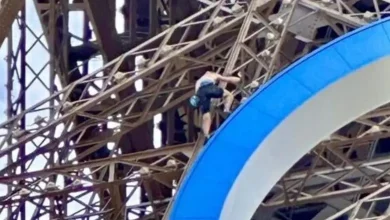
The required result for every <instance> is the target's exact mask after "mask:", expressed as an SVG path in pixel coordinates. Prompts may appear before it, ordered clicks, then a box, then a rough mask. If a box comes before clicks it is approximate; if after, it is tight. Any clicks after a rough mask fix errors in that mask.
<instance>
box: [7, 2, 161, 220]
mask: <svg viewBox="0 0 390 220" xmlns="http://www.w3.org/2000/svg"><path fill="white" fill-rule="evenodd" d="M116 1H117V16H116V28H117V31H118V32H119V33H122V32H123V31H124V19H123V16H122V15H121V13H119V11H120V10H119V9H120V7H121V6H122V5H123V4H124V0H116ZM83 19H84V15H83V12H70V16H69V31H70V33H72V34H74V35H76V36H78V37H80V38H82V34H83ZM26 22H27V26H28V27H29V28H31V30H33V32H34V34H35V35H37V36H40V35H41V34H42V33H43V31H42V26H41V24H40V21H39V18H38V15H37V11H36V9H35V6H34V1H26ZM18 29H19V28H18V25H17V24H16V23H14V25H13V39H14V40H13V48H14V49H15V50H16V47H17V44H18V41H19V36H20V34H19V30H18ZM93 38H94V36H93ZM35 41H36V37H34V35H33V34H31V32H30V31H28V30H27V31H26V44H27V49H28V48H30V47H31V45H33V44H34V42H35ZM42 41H43V44H44V46H45V47H47V43H46V41H45V38H44V37H42ZM71 44H72V46H77V45H80V44H82V42H81V41H78V40H76V39H72V41H71ZM7 45H8V43H7V41H5V42H4V43H3V45H2V47H1V48H0V71H1V73H2V74H0V121H1V122H4V121H6V120H7V115H6V108H7V90H6V87H5V84H6V83H7V60H6V56H7V50H8V46H7ZM44 46H42V45H41V44H40V43H37V44H35V45H34V47H33V48H32V49H31V51H30V52H29V53H28V54H27V57H26V63H27V65H29V68H30V67H31V68H32V69H33V70H34V72H40V71H42V73H41V74H40V79H42V81H43V82H44V83H41V82H40V81H39V80H37V79H35V80H33V78H34V74H33V72H32V71H31V70H30V69H29V68H26V81H27V82H26V84H27V85H28V84H30V83H31V85H30V88H29V89H28V90H27V91H26V105H27V108H28V107H29V106H32V105H34V104H36V103H37V102H39V101H41V100H43V99H45V98H47V97H48V96H49V91H48V90H47V89H46V88H45V87H47V88H48V86H49V73H50V72H49V71H50V70H49V66H46V67H45V64H46V62H47V61H49V54H48V52H47V51H46V49H45V48H44ZM80 64H81V63H80ZM18 65H19V64H18ZM102 65H103V62H102V58H101V56H97V57H95V58H92V60H91V61H90V62H89V71H94V70H96V69H98V68H100V67H102ZM16 79H17V78H16V77H15V80H14V90H13V99H15V98H16V97H17V96H18V95H19V85H18V82H17V81H16ZM56 84H57V86H59V85H60V84H59V83H58V81H57V83H56ZM59 89H60V88H59ZM136 89H137V90H138V91H139V90H141V89H142V81H138V82H136ZM37 115H39V116H41V117H48V115H49V111H48V110H46V111H45V112H39V113H37V114H35V115H31V116H28V117H27V118H26V121H27V125H31V124H33V123H34V118H35V117H36V116H37ZM159 121H161V115H158V116H156V117H155V120H154V122H155V124H157V123H158V122H159ZM4 133H6V131H1V130H0V138H1V135H2V134H4ZM154 134H155V135H154V144H155V147H160V146H161V132H160V130H159V129H157V127H156V126H155V128H154ZM33 150H35V147H34V146H31V145H28V146H26V151H27V152H26V153H29V152H31V151H33ZM74 156H75V153H74V152H73V155H71V156H70V157H74ZM15 159H16V155H14V160H15ZM41 159H42V160H41ZM42 161H45V162H46V159H45V158H42V156H41V158H40V159H39V160H35V161H33V163H32V165H31V166H30V168H29V170H30V171H33V170H40V169H43V168H44V166H45V164H44V163H45V162H42ZM6 163H7V161H0V169H2V168H4V167H5V165H6ZM62 182H63V179H62V178H59V180H58V181H57V183H56V184H57V185H58V186H59V187H60V188H61V187H63V183H62ZM42 187H43V188H45V186H44V185H42ZM137 191H138V192H137V193H136V195H135V196H134V198H135V199H131V200H130V201H129V202H128V203H127V205H135V204H138V202H139V201H138V199H137V198H139V190H137ZM6 194H7V187H6V186H5V185H1V184H0V196H4V195H6ZM77 194H79V193H74V194H73V195H77ZM137 194H138V195H137ZM31 195H32V194H31ZM90 196H91V194H89V195H87V196H84V197H83V199H82V200H83V201H85V202H89V199H90ZM47 202H48V201H47ZM34 207H35V206H33V205H32V204H29V203H27V218H28V219H29V218H30V216H31V215H32V213H33V211H34ZM80 208H82V207H81V206H80V205H79V204H78V203H77V202H71V203H70V204H69V206H68V209H69V211H70V213H72V212H74V211H76V210H78V209H80ZM4 214H5V213H2V214H1V215H0V219H5V216H4ZM80 214H81V213H80Z"/></svg>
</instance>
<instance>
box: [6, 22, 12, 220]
mask: <svg viewBox="0 0 390 220" xmlns="http://www.w3.org/2000/svg"><path fill="white" fill-rule="evenodd" d="M12 40H13V35H12V28H11V29H10V32H9V34H8V39H7V41H8V45H7V46H8V54H7V86H6V88H7V110H6V111H7V118H8V119H10V118H12V117H13V115H14V113H13V106H12V88H13V78H14V71H13V70H12V69H13V68H12V63H13V62H12V61H13V48H12V47H13V43H12ZM12 129H13V127H8V134H7V135H12V134H11V133H12ZM7 144H8V145H11V144H12V138H8V140H7ZM11 163H13V160H12V153H9V154H8V155H7V165H9V164H11ZM11 192H12V186H10V185H8V186H7V195H9V194H10V193H11ZM11 216H12V206H8V207H7V219H11Z"/></svg>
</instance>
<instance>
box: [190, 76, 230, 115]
mask: <svg viewBox="0 0 390 220" xmlns="http://www.w3.org/2000/svg"><path fill="white" fill-rule="evenodd" d="M196 95H197V96H198V97H199V99H200V100H199V107H200V111H201V112H202V114H206V113H208V112H210V105H211V99H219V98H222V97H223V89H222V88H220V87H218V86H217V85H215V84H213V83H210V84H208V85H204V86H201V87H200V88H199V89H198V92H197V93H196Z"/></svg>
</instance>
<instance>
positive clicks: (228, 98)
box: [223, 89, 234, 112]
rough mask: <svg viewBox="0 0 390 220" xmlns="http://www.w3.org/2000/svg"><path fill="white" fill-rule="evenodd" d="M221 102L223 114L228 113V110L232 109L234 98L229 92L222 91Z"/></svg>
mask: <svg viewBox="0 0 390 220" xmlns="http://www.w3.org/2000/svg"><path fill="white" fill-rule="evenodd" d="M223 100H224V103H223V104H224V109H223V111H224V112H230V108H231V107H232V103H233V101H234V96H233V94H232V93H231V92H229V91H227V90H226V89H224V90H223Z"/></svg>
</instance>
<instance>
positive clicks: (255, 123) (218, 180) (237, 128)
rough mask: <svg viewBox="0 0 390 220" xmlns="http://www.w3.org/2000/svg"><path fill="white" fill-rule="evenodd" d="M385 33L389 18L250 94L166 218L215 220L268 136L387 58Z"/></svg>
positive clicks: (388, 29) (303, 61) (185, 183)
mask: <svg viewBox="0 0 390 220" xmlns="http://www.w3.org/2000/svg"><path fill="white" fill-rule="evenodd" d="M389 33H390V22H389V19H384V20H381V21H378V22H376V23H373V24H371V25H368V26H365V27H363V28H360V29H357V30H355V31H353V32H351V33H349V34H347V35H344V36H343V37H341V38H339V39H337V40H335V41H332V42H330V43H329V44H327V45H326V46H323V47H321V48H320V49H319V50H316V51H314V52H312V53H311V54H309V55H307V56H306V57H304V58H302V59H301V60H299V61H298V62H296V63H294V64H293V65H291V66H290V67H288V68H287V69H285V70H284V71H283V72H282V73H281V74H279V76H278V77H275V78H274V79H273V80H271V81H270V82H268V83H267V84H266V85H264V87H263V88H262V89H260V90H258V91H257V92H256V93H255V94H254V95H252V96H251V97H250V99H248V100H247V101H246V102H245V103H244V104H243V105H242V106H241V107H240V108H239V109H237V110H236V111H235V112H234V113H233V115H231V117H230V118H229V119H228V120H227V121H226V122H225V123H224V124H223V125H222V126H221V127H220V128H219V129H218V132H217V133H216V134H215V135H214V137H213V138H212V139H211V140H210V141H209V143H208V144H207V146H206V147H205V148H204V149H203V151H202V152H201V153H200V155H199V156H198V158H197V160H196V161H195V162H194V164H193V165H192V167H191V168H190V170H189V172H188V173H187V175H186V177H185V179H184V181H183V184H182V185H181V187H180V189H179V191H178V195H177V197H176V199H175V201H174V203H173V207H172V211H171V214H170V218H169V219H170V220H184V219H198V220H199V219H204V220H206V219H210V220H211V219H219V217H220V214H221V211H222V208H223V205H224V202H225V199H226V197H227V195H228V193H229V191H230V189H231V187H232V185H233V183H234V181H235V180H236V177H237V176H238V174H239V173H240V171H241V170H242V169H243V166H244V165H245V163H246V161H247V160H248V158H249V157H250V156H251V155H252V153H253V152H254V151H255V150H256V148H257V147H259V146H260V147H261V145H260V144H261V142H262V141H263V140H264V139H265V138H266V137H267V135H269V134H270V132H271V131H272V130H273V129H274V128H275V127H276V126H277V125H278V124H279V123H281V122H282V121H283V120H284V119H285V118H286V117H287V116H288V115H289V114H291V113H292V112H293V111H295V110H296V109H297V108H298V107H299V106H301V105H302V104H303V103H304V102H306V101H307V100H309V99H310V98H312V97H314V96H315V95H316V94H317V93H318V92H319V91H321V90H323V89H324V88H326V87H328V86H329V85H331V84H333V83H335V82H336V81H338V80H340V79H341V78H343V77H346V76H348V75H350V74H353V73H354V71H355V70H357V69H358V68H361V67H363V66H365V65H367V64H370V63H371V62H373V61H375V60H378V59H379V58H381V57H384V56H386V55H389V54H390V38H389V36H390V35H389ZM389 74H390V73H389ZM362 89H363V88H362ZM302 156H303V155H302ZM265 166H266V164H265ZM286 171H287V170H286ZM259 176H263V175H262V174H259ZM248 199H250V198H248Z"/></svg>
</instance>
